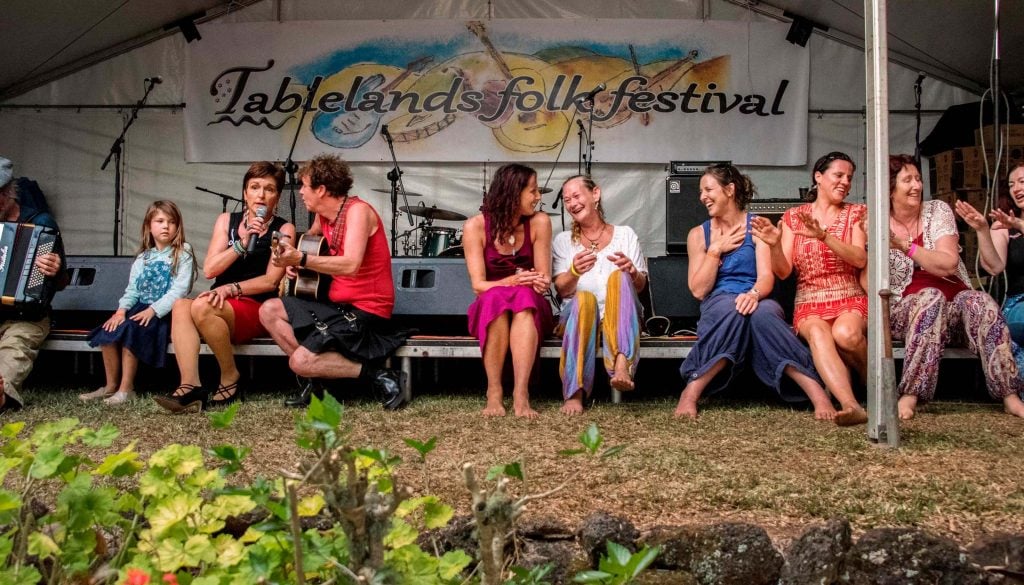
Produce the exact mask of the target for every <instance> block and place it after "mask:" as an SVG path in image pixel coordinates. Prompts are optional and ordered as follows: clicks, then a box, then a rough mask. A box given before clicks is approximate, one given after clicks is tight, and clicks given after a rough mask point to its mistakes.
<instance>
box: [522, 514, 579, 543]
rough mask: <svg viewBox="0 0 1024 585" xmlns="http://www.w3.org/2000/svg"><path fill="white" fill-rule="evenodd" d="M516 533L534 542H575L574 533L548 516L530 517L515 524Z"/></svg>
mask: <svg viewBox="0 0 1024 585" xmlns="http://www.w3.org/2000/svg"><path fill="white" fill-rule="evenodd" d="M516 533H517V534H518V535H519V536H520V537H522V538H532V539H534V540H575V538H576V533H575V532H574V531H573V530H572V529H571V528H569V527H568V526H567V525H566V524H565V523H564V522H562V521H561V520H558V519H557V518H551V517H549V516H542V517H539V518H537V517H530V518H524V519H521V520H518V521H517V522H516Z"/></svg>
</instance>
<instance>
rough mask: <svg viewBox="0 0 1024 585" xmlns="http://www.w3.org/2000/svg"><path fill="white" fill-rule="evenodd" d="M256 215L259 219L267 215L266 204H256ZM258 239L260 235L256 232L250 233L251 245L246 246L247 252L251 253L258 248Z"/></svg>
mask: <svg viewBox="0 0 1024 585" xmlns="http://www.w3.org/2000/svg"><path fill="white" fill-rule="evenodd" d="M256 217H258V218H259V219H263V218H264V217H267V206H266V205H257V206H256ZM258 239H259V236H257V235H256V234H249V245H248V246H247V247H246V250H245V251H246V252H247V253H249V254H252V253H253V250H255V249H256V240H258Z"/></svg>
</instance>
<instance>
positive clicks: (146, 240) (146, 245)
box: [137, 200, 199, 292]
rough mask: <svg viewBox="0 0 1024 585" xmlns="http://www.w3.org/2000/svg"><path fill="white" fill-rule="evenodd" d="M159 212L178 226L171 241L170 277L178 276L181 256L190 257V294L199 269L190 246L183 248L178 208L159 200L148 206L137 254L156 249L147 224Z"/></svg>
mask: <svg viewBox="0 0 1024 585" xmlns="http://www.w3.org/2000/svg"><path fill="white" fill-rule="evenodd" d="M161 212H162V213H163V214H164V215H166V216H167V217H168V218H170V220H171V221H173V222H174V223H175V224H177V226H178V230H177V232H175V234H174V238H173V239H172V240H171V248H172V249H173V252H172V253H171V275H174V276H176V275H177V274H178V264H179V261H180V258H181V255H182V254H188V255H189V256H191V257H192V280H191V282H190V283H189V286H188V290H189V292H192V283H194V282H195V281H196V279H197V278H198V277H199V269H198V267H197V266H196V257H195V254H193V253H192V249H191V246H189V247H187V248H186V247H185V243H186V242H185V224H184V223H183V222H182V218H181V210H180V209H178V206H177V205H175V203H174V202H173V201H164V200H160V201H154V202H152V203H150V204H149V207H148V208H147V209H146V216H145V217H144V218H143V219H142V230H141V237H140V238H139V250H138V252H137V254H145V253H146V252H148V251H149V250H152V249H153V248H155V247H156V239H155V238H154V237H153V233H152V232H151V231H150V229H149V224H150V222H152V221H153V216H155V215H156V214H157V213H161Z"/></svg>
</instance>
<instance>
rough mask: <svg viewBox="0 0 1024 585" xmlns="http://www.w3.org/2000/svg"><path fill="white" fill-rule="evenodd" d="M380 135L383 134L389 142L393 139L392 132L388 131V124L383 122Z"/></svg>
mask: <svg viewBox="0 0 1024 585" xmlns="http://www.w3.org/2000/svg"><path fill="white" fill-rule="evenodd" d="M380 135H381V136H383V137H384V138H385V139H386V140H387V141H388V142H390V141H391V133H390V132H388V125H387V124H381V127H380Z"/></svg>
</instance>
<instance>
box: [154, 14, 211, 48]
mask: <svg viewBox="0 0 1024 585" xmlns="http://www.w3.org/2000/svg"><path fill="white" fill-rule="evenodd" d="M204 16H206V12H205V11H203V12H197V13H195V14H190V15H188V16H186V17H184V18H179V19H178V20H175V21H174V22H172V23H170V24H168V25H166V26H164V30H174V29H176V28H177V29H179V30H180V31H181V34H182V36H184V37H185V42H188V43H191V42H192V41H198V40H200V39H202V38H203V37H202V35H200V34H199V29H198V28H196V19H198V18H202V17H204Z"/></svg>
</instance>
